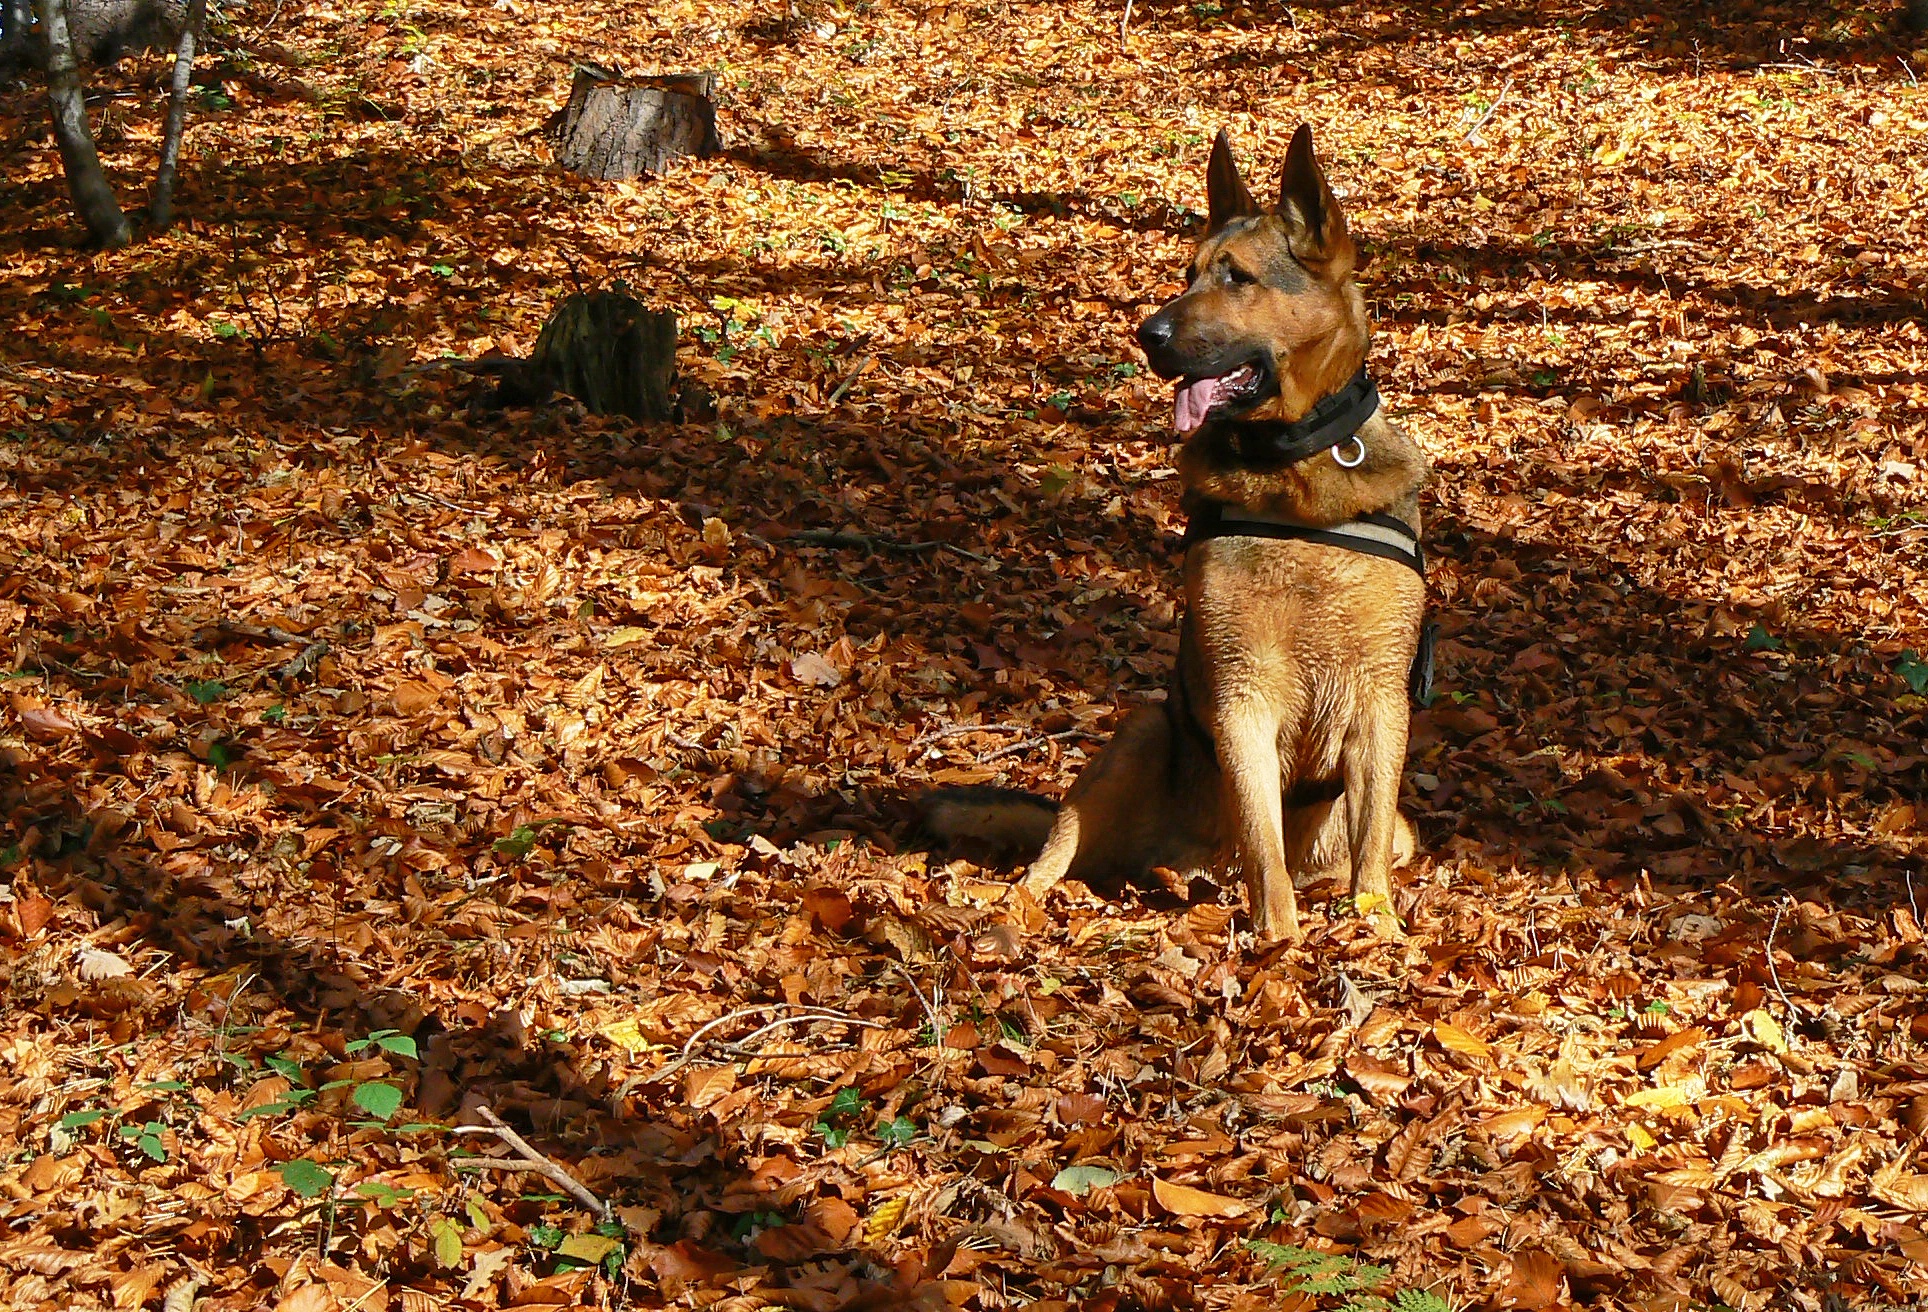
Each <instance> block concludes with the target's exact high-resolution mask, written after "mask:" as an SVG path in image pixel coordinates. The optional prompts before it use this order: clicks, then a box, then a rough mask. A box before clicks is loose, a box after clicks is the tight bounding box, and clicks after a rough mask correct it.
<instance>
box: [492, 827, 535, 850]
mask: <svg viewBox="0 0 1928 1312" xmlns="http://www.w3.org/2000/svg"><path fill="white" fill-rule="evenodd" d="M535 845H536V829H535V827H534V826H533V825H517V826H516V827H515V828H514V829H513V830H512V831H510V834H509V836H508V837H507V838H498V839H496V840H495V850H496V851H498V852H500V853H501V854H502V855H503V856H513V857H525V856H527V855H529V851H530V849H531V848H533V847H534V846H535Z"/></svg>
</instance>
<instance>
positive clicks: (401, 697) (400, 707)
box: [392, 679, 442, 715]
mask: <svg viewBox="0 0 1928 1312" xmlns="http://www.w3.org/2000/svg"><path fill="white" fill-rule="evenodd" d="M392 700H393V702H394V705H395V713H396V714H397V715H420V714H422V713H423V712H424V711H428V710H432V709H433V708H434V707H435V706H436V704H437V703H439V702H440V701H441V700H442V692H441V689H439V688H437V687H436V686H435V685H434V684H432V683H424V682H422V681H421V680H420V679H404V680H403V681H402V682H400V683H398V684H396V685H395V692H394V696H393V698H392Z"/></svg>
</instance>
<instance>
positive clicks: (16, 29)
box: [0, 0, 35, 68]
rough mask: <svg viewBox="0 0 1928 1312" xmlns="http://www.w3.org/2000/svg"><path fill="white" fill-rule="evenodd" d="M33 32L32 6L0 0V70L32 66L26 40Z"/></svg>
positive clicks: (19, 0)
mask: <svg viewBox="0 0 1928 1312" xmlns="http://www.w3.org/2000/svg"><path fill="white" fill-rule="evenodd" d="M32 32H33V6H32V5H31V4H29V3H28V0H0V68H11V67H21V68H25V67H27V66H29V65H31V64H33V63H34V62H35V61H34V58H33V55H32V53H31V51H30V50H29V48H28V44H27V41H28V38H29V36H30V35H31V34H32Z"/></svg>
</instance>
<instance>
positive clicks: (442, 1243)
mask: <svg viewBox="0 0 1928 1312" xmlns="http://www.w3.org/2000/svg"><path fill="white" fill-rule="evenodd" d="M428 1229H429V1233H430V1234H431V1235H433V1236H434V1237H435V1260H436V1261H437V1262H439V1263H441V1264H442V1265H443V1266H459V1265H460V1264H461V1261H462V1227H461V1226H459V1225H457V1224H456V1223H455V1222H454V1220H452V1219H451V1218H449V1217H446V1216H438V1217H436V1218H435V1220H433V1221H431V1222H430V1223H429V1227H428Z"/></svg>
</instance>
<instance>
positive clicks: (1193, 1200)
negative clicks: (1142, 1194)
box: [1151, 1176, 1252, 1217]
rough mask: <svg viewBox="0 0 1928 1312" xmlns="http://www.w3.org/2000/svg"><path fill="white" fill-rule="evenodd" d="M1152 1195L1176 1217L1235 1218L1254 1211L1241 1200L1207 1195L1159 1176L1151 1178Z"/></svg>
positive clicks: (1202, 1191)
mask: <svg viewBox="0 0 1928 1312" xmlns="http://www.w3.org/2000/svg"><path fill="white" fill-rule="evenodd" d="M1151 1194H1152V1197H1153V1198H1154V1199H1156V1200H1157V1202H1158V1205H1159V1206H1160V1207H1162V1208H1164V1209H1165V1210H1166V1211H1167V1212H1170V1213H1171V1214H1172V1215H1174V1216H1220V1217H1234V1216H1243V1215H1245V1213H1247V1212H1249V1211H1250V1210H1252V1205H1251V1204H1250V1203H1247V1202H1243V1201H1241V1200H1240V1199H1237V1198H1227V1197H1225V1196H1224V1195H1222V1194H1212V1193H1207V1192H1205V1191H1204V1190H1203V1189H1194V1188H1192V1187H1191V1186H1190V1185H1183V1184H1168V1183H1167V1182H1165V1181H1164V1180H1161V1179H1159V1178H1158V1177H1157V1176H1153V1177H1152V1178H1151Z"/></svg>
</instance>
